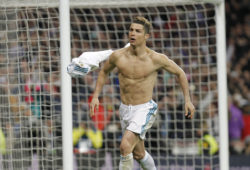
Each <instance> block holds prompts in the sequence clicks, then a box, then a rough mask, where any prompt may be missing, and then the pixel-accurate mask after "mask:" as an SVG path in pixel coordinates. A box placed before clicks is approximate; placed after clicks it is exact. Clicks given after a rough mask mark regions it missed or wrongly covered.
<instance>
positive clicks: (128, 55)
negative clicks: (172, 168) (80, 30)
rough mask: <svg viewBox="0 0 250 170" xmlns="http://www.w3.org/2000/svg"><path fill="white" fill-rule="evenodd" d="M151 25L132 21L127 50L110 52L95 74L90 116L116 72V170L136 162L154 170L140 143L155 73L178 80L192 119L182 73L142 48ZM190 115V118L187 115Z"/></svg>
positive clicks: (152, 113) (151, 110) (151, 107)
mask: <svg viewBox="0 0 250 170" xmlns="http://www.w3.org/2000/svg"><path fill="white" fill-rule="evenodd" d="M150 27H151V24H150V22H149V21H148V20H147V19H145V18H144V17H136V18H135V19H134V20H133V22H132V23H131V25H130V28H129V43H130V46H129V47H126V48H122V49H119V50H116V51H114V52H113V53H112V54H111V55H110V57H109V59H108V60H107V61H106V62H105V64H104V66H103V68H102V69H101V70H100V72H99V76H98V79H97V83H96V87H95V91H94V94H93V99H92V102H91V108H90V116H93V115H94V110H95V109H97V108H98V106H99V100H98V96H99V94H100V92H101V90H102V87H103V85H104V84H105V81H106V79H107V77H108V74H109V72H111V71H112V70H113V69H114V68H117V69H118V73H119V75H118V76H119V83H120V95H121V102H122V103H121V106H120V119H121V126H122V130H123V137H122V140H121V144H120V153H121V157H120V164H119V169H120V170H131V169H133V159H136V160H137V161H138V162H139V163H140V165H141V167H142V168H143V169H144V170H155V169H156V167H155V164H154V160H153V158H152V157H151V155H150V154H149V153H148V152H147V151H146V150H145V147H144V139H145V134H146V132H147V130H148V129H149V128H150V127H151V126H152V124H153V122H154V120H155V117H156V114H157V104H156V103H155V102H154V101H153V100H152V95H153V88H154V85H155V82H156V78H157V72H158V70H159V69H164V70H166V71H168V72H170V73H172V74H175V75H176V76H177V78H178V79H179V83H180V85H181V88H182V91H183V95H184V99H185V115H186V116H188V117H189V118H192V117H193V115H194V111H195V108H194V106H193V104H192V102H191V99H190V95H189V90H188V89H189V88H188V81H187V78H186V75H185V73H184V71H183V70H182V69H181V68H180V67H179V66H178V65H176V64H175V63H174V62H173V61H172V60H170V59H169V58H168V57H167V56H166V55H163V54H160V53H157V52H155V51H153V50H151V49H149V48H148V47H147V46H146V41H147V39H148V38H149V31H150ZM188 113H190V114H188Z"/></svg>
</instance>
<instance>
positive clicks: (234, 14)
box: [0, 0, 250, 170]
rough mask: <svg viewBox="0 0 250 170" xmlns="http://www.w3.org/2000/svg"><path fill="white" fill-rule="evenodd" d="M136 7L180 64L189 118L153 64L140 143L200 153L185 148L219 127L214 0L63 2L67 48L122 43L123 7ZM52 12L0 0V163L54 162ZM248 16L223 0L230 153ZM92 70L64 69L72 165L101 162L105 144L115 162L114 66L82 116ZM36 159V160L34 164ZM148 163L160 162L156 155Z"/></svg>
mask: <svg viewBox="0 0 250 170" xmlns="http://www.w3.org/2000/svg"><path fill="white" fill-rule="evenodd" d="M141 13H142V14H143V15H145V17H146V18H148V19H149V20H150V21H152V25H153V30H152V36H151V38H150V40H149V42H148V46H149V47H151V48H153V49H154V50H156V51H157V52H161V53H164V54H166V55H168V56H169V57H170V58H171V59H173V60H174V61H175V62H176V63H177V64H178V65H180V66H181V67H182V68H183V69H184V71H185V72H186V74H187V77H188V80H189V82H190V91H191V94H192V99H193V102H194V104H195V106H196V110H197V113H196V116H195V118H194V120H188V119H186V118H185V116H184V114H183V110H184V109H183V103H184V101H183V98H182V92H181V89H180V87H179V85H178V82H177V80H176V79H175V77H174V76H172V75H170V74H168V73H167V72H164V71H160V72H159V76H158V79H157V84H156V87H155V89H154V94H155V95H154V100H155V101H157V103H158V104H159V114H158V118H157V121H156V123H155V124H154V125H153V127H152V129H151V130H150V131H149V133H148V134H147V138H148V139H147V142H146V146H147V148H149V151H150V152H152V153H153V155H154V156H158V158H161V156H162V154H165V155H171V156H172V157H169V156H167V157H168V159H170V161H169V162H171V161H173V160H176V157H175V155H178V154H185V153H186V154H190V153H192V154H200V153H201V152H203V151H202V150H201V148H203V145H201V146H200V147H201V148H199V153H198V152H195V153H193V152H194V151H191V150H188V149H185V148H188V147H192V146H193V144H194V143H197V142H200V141H199V140H200V139H203V136H204V141H205V136H206V135H208V134H209V135H211V137H213V138H214V139H216V140H218V133H219V132H218V96H217V94H218V89H217V67H220V66H217V65H216V63H217V61H216V27H215V11H214V6H213V5H211V4H204V5H179V6H166V7H147V8H132V7H131V8H102V9H98V8H93V9H86V8H72V9H71V18H70V19H71V40H72V41H71V47H72V49H71V57H72V58H75V57H78V56H80V54H81V53H82V52H84V51H98V50H106V49H109V48H112V49H118V48H122V47H123V46H124V45H125V44H126V43H127V30H128V27H129V24H130V22H131V20H132V17H133V16H136V15H138V14H141ZM58 14H59V13H58V9H56V8H48V9H43V8H23V9H20V10H15V9H11V8H10V9H8V12H7V11H6V9H5V10H4V9H0V20H8V22H7V24H6V23H5V22H0V30H1V32H0V37H1V39H3V40H4V41H0V82H1V85H0V91H1V93H0V94H1V95H0V111H1V118H0V119H1V121H0V127H1V130H0V140H2V139H5V142H2V144H3V143H5V146H4V145H1V146H0V153H1V155H2V160H3V161H2V162H1V164H0V167H2V169H8V168H10V167H11V168H12V169H19V168H20V166H27V167H30V168H31V169H35V167H40V169H42V168H45V169H46V170H47V169H48V170H49V169H53V168H55V169H56V168H58V167H60V166H61V165H62V163H61V159H60V158H61V157H62V128H61V118H62V115H61V101H60V94H61V89H60V86H61V85H60V69H61V68H60V57H59V56H60V54H59V51H60V41H59V19H58ZM249 21H250V14H249V5H247V0H242V2H241V3H239V2H238V1H236V0H230V1H227V2H226V28H227V30H226V35H227V36H226V37H227V70H228V74H227V76H228V106H229V112H228V115H229V136H230V153H231V154H250V132H249V129H250V127H249V124H250V120H249V115H250V104H249V101H250V93H249V87H250V85H249V80H250V71H249V68H250V67H249V58H250V50H249V37H250V28H249V27H250V23H249ZM97 75H98V71H94V72H91V73H90V74H88V75H86V76H85V77H82V78H73V79H72V94H73V96H72V101H73V144H74V155H75V164H77V166H75V167H76V169H77V167H78V169H81V168H83V167H86V166H88V167H92V168H96V167H101V166H103V165H104V164H105V160H104V159H105V154H107V153H109V154H111V155H112V158H113V159H112V163H111V164H112V166H113V167H118V163H119V142H120V139H121V127H120V124H119V104H120V97H119V81H118V72H117V70H114V72H112V73H111V74H110V78H109V80H108V81H107V85H105V87H104V89H103V93H102V95H101V97H100V102H101V105H100V107H99V110H98V111H97V113H96V115H95V116H94V117H92V118H90V117H89V116H88V111H89V107H88V106H89V102H90V101H91V95H92V92H93V89H94V86H95V81H96V79H97ZM69 123H70V122H69ZM216 140H214V141H212V142H214V143H215V142H216ZM205 142H206V141H205ZM0 143H1V142H0ZM207 143H208V145H209V144H210V143H209V141H208V142H207ZM211 145H212V144H211ZM18 148H23V149H18ZM30 148H32V149H30ZM203 149H204V148H203ZM204 150H206V151H204V154H210V155H216V154H217V152H218V150H215V151H214V152H211V150H209V148H205V149H204ZM34 155H35V156H38V158H35V156H34ZM24 156H26V158H27V159H26V158H24ZM20 157H22V159H18V158H20ZM39 157H40V159H39ZM10 158H12V160H11V161H12V162H11V161H10ZM41 158H42V159H41ZM34 159H35V160H34ZM36 160H39V161H38V162H37V165H36V164H34V162H36ZM191 162H192V160H191ZM156 163H157V164H161V163H162V162H161V159H158V160H156ZM165 163H166V162H165ZM0 169H1V168H0Z"/></svg>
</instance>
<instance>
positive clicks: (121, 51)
mask: <svg viewBox="0 0 250 170" xmlns="http://www.w3.org/2000/svg"><path fill="white" fill-rule="evenodd" d="M125 49H126V48H121V49H118V50H114V51H113V53H112V54H111V55H110V57H109V60H110V61H112V62H116V61H117V60H118V59H119V58H120V57H121V56H123V54H124V53H125V51H126V50H125Z"/></svg>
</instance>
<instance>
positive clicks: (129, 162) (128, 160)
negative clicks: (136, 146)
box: [119, 153, 134, 170]
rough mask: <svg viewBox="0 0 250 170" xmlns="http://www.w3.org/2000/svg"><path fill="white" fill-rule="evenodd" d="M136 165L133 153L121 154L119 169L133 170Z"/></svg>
mask: <svg viewBox="0 0 250 170" xmlns="http://www.w3.org/2000/svg"><path fill="white" fill-rule="evenodd" d="M133 166H134V159H133V154H132V153H130V154H128V155H126V156H122V155H121V156H120V164H119V170H132V169H133Z"/></svg>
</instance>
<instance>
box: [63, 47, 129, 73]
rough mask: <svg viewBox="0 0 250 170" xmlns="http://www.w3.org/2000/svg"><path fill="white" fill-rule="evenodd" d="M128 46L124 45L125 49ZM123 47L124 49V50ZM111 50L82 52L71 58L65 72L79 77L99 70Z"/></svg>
mask: <svg viewBox="0 0 250 170" xmlns="http://www.w3.org/2000/svg"><path fill="white" fill-rule="evenodd" d="M128 46H130V44H129V43H128V44H126V46H125V47H128ZM125 47H124V48H125ZM112 53H113V50H111V49H110V50H104V51H97V52H83V53H82V54H81V55H80V56H79V57H77V58H73V59H72V62H71V63H70V64H69V65H68V66H67V72H68V74H69V75H70V76H71V77H81V76H84V75H86V74H88V73H89V72H91V71H93V70H96V69H98V68H99V64H100V63H101V62H103V61H105V60H107V59H108V58H109V56H110V55H111V54H112Z"/></svg>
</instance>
